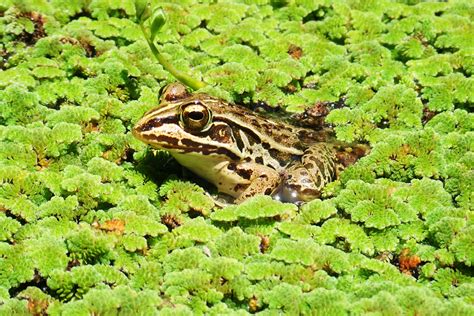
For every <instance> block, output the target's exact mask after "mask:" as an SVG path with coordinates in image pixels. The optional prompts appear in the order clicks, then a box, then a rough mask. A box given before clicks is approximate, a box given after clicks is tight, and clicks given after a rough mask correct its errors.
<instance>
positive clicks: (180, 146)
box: [139, 133, 241, 161]
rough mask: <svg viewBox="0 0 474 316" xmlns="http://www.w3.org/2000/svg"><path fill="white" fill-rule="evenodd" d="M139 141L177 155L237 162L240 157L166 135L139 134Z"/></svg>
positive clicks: (226, 151)
mask: <svg viewBox="0 0 474 316" xmlns="http://www.w3.org/2000/svg"><path fill="white" fill-rule="evenodd" d="M139 139H141V140H142V141H144V142H146V143H147V144H150V145H151V146H152V147H155V148H158V149H165V150H168V151H171V152H173V151H175V152H179V153H184V154H187V153H199V154H201V155H203V156H225V157H228V159H231V160H235V161H239V160H240V159H241V157H240V155H238V154H237V153H235V152H234V151H232V150H231V149H229V148H225V147H222V146H214V145H211V144H201V143H198V142H195V141H193V140H190V139H181V140H180V139H178V138H175V137H171V136H167V135H155V134H152V133H150V134H146V133H144V134H140V135H139Z"/></svg>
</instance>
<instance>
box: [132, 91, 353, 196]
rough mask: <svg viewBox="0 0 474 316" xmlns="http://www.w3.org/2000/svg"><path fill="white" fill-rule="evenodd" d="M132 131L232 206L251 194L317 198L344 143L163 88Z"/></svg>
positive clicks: (333, 174) (336, 166)
mask: <svg viewBox="0 0 474 316" xmlns="http://www.w3.org/2000/svg"><path fill="white" fill-rule="evenodd" d="M133 135H134V136H135V137H136V138H138V139H139V140H141V141H143V142H145V143H147V144H150V145H151V146H152V147H154V148H157V149H165V150H167V151H169V152H170V153H171V155H172V156H173V157H174V158H175V159H176V160H177V161H178V162H179V163H180V164H181V165H183V166H184V167H186V168H188V169H190V170H191V171H193V172H194V173H196V174H197V175H199V176H200V177H202V178H204V179H206V180H208V181H209V182H211V183H213V184H214V185H216V186H217V188H218V190H219V191H220V192H223V193H226V194H228V195H230V196H232V197H234V198H235V202H236V203H240V202H241V201H243V200H245V199H246V198H248V197H251V196H253V195H256V194H271V195H274V196H276V197H277V198H279V199H281V200H284V201H291V202H297V201H307V200H310V199H313V198H316V197H319V196H320V192H321V190H322V188H323V187H324V186H325V185H326V184H327V183H329V182H331V181H333V180H335V178H336V177H337V175H338V173H339V170H341V169H342V168H343V165H342V164H341V163H339V160H340V153H341V152H344V150H345V149H344V148H341V147H340V146H339V147H338V146H335V145H333V144H330V143H326V142H324V141H323V140H324V139H325V137H326V136H325V134H324V132H317V131H313V130H309V129H304V128H299V127H295V126H292V125H289V124H286V123H283V122H277V121H273V120H271V119H268V118H265V117H263V116H261V115H259V114H257V113H254V112H252V111H249V110H247V109H245V108H243V107H240V106H237V105H234V104H230V103H227V102H224V101H222V100H219V99H215V98H212V97H210V96H207V95H204V94H195V95H191V94H188V93H187V92H186V90H185V89H184V87H183V86H181V85H177V84H174V85H171V86H169V87H168V88H167V89H166V90H165V92H164V94H163V96H162V100H161V104H160V106H159V107H157V108H155V109H153V110H151V111H149V112H147V113H146V114H145V115H144V117H143V118H142V119H141V120H140V121H139V122H138V123H137V124H136V125H135V127H134V128H133Z"/></svg>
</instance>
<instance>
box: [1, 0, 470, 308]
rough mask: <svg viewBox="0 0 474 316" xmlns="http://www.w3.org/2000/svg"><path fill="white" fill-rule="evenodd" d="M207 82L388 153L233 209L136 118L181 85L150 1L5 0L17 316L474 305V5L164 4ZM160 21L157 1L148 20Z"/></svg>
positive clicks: (5, 291) (5, 100) (6, 199)
mask: <svg viewBox="0 0 474 316" xmlns="http://www.w3.org/2000/svg"><path fill="white" fill-rule="evenodd" d="M151 7H152V8H161V9H162V10H163V12H164V13H165V14H166V17H167V22H166V24H165V25H164V26H163V27H162V29H161V31H160V33H159V34H157V35H156V37H155V43H156V45H157V47H158V48H159V50H160V53H161V54H163V56H165V57H166V58H167V59H168V60H170V61H172V62H173V64H174V65H175V67H176V68H177V69H178V70H179V71H181V72H184V73H187V74H189V75H190V76H192V77H194V78H196V79H197V80H201V81H203V82H205V83H206V84H207V85H206V86H205V87H204V88H202V89H201V90H200V91H201V92H206V93H209V94H212V95H214V96H217V97H221V98H224V99H227V100H230V101H234V102H239V103H243V104H249V103H259V102H265V103H266V104H268V105H269V106H272V107H280V108H282V109H285V110H286V111H289V112H300V111H302V110H303V109H304V108H306V107H309V106H311V105H313V104H315V103H317V102H326V101H328V102H337V103H338V104H340V105H341V106H339V107H337V108H336V109H335V110H333V111H332V112H331V113H330V115H329V116H328V118H327V121H328V122H330V123H331V124H332V125H333V126H334V129H335V132H336V136H337V138H338V139H339V140H341V141H354V142H367V143H369V145H370V147H371V148H372V150H371V152H370V154H369V155H367V156H366V157H364V158H362V159H360V160H359V161H358V162H357V163H356V164H355V165H353V166H351V167H349V168H347V169H346V170H345V171H344V172H343V173H342V174H341V177H340V179H339V180H338V181H336V182H334V183H331V184H330V185H328V186H327V187H326V189H325V192H324V196H323V199H322V200H319V199H318V200H314V201H311V202H309V203H307V204H305V205H303V206H302V207H300V208H298V207H296V206H295V205H292V204H284V203H280V202H278V201H272V200H271V199H270V198H268V197H262V196H258V197H255V198H253V199H249V200H248V201H245V202H244V203H242V204H241V205H238V206H228V207H225V208H222V209H221V208H218V207H216V206H215V205H214V202H213V200H212V198H210V196H209V195H208V193H207V192H206V191H209V190H211V193H212V188H207V187H206V189H203V188H202V187H201V186H200V184H202V183H201V182H199V179H192V181H191V180H189V177H183V173H182V169H181V168H180V167H179V166H178V165H177V164H176V163H175V162H173V161H172V160H171V159H170V156H168V154H167V153H165V152H155V151H153V150H151V149H150V148H147V147H146V146H145V145H144V144H142V143H140V142H139V141H137V140H135V139H134V138H133V137H132V135H131V133H130V129H131V126H132V125H133V123H135V122H136V121H137V120H138V119H139V118H140V117H141V115H143V113H144V112H145V111H146V110H148V109H151V108H153V107H155V106H156V105H157V102H158V101H157V99H158V98H157V97H158V93H159V91H160V88H162V87H164V86H165V85H166V84H168V83H170V82H173V81H174V78H173V77H172V75H171V74H170V73H168V72H167V71H166V70H165V69H163V67H162V66H161V65H160V64H159V63H157V62H156V61H155V59H154V57H153V55H152V53H151V51H150V49H149V46H148V45H147V43H146V41H145V39H144V37H143V34H142V33H141V30H140V27H139V24H138V23H137V22H138V18H137V12H136V11H135V10H136V7H135V3H134V1H132V0H123V1H119V0H91V1H80V0H77V1H76V0H75V1H63V0H52V1H32V0H31V1H30V0H3V1H2V2H1V3H0V13H1V14H0V38H1V41H0V45H1V46H0V48H1V60H0V87H1V89H0V228H1V229H0V314H9V315H13V314H18V315H21V314H34V315H41V314H43V313H46V312H47V313H49V314H51V315H91V314H95V315H115V314H120V315H128V314H137V315H138V314H142V315H151V314H155V313H158V312H160V313H162V314H163V315H168V314H169V315H175V314H180V315H192V314H200V313H206V314H219V315H221V314H232V315H235V314H237V315H239V314H248V313H257V312H258V313H261V314H268V315H273V314H276V313H278V312H279V311H283V312H286V313H289V314H311V313H316V314H327V315H344V314H347V313H353V314H357V315H358V314H368V313H371V314H377V315H401V314H413V315H414V314H417V315H468V314H470V315H472V314H474V305H473V304H474V280H473V277H474V275H473V272H472V271H473V269H472V266H473V264H474V213H473V205H474V190H473V185H474V172H473V170H474V155H473V152H474V134H473V127H474V117H473V114H472V113H471V112H472V108H473V101H474V93H473V91H474V81H473V79H472V73H473V69H474V68H473V65H474V63H473V61H474V58H473V54H474V46H473V45H474V24H473V22H472V21H473V18H474V16H473V12H474V7H473V3H472V1H467V0H466V1H463V0H459V1H453V2H450V3H445V2H440V3H433V2H420V3H418V1H398V2H391V1H370V0H368V1H364V0H361V1H352V0H344V1H343V0H338V1H325V0H321V1H299V0H294V1H273V0H259V1H247V0H235V1H196V0H186V1H151ZM139 14H140V13H139Z"/></svg>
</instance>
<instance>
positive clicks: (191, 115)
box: [188, 112, 204, 121]
mask: <svg viewBox="0 0 474 316" xmlns="http://www.w3.org/2000/svg"><path fill="white" fill-rule="evenodd" d="M188 117H189V118H190V119H191V120H194V121H200V120H202V119H203V118H204V114H203V113H202V112H189V114H188Z"/></svg>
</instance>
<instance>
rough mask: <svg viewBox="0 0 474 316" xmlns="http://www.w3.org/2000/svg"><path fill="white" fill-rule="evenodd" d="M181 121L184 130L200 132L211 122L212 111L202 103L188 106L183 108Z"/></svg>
mask: <svg viewBox="0 0 474 316" xmlns="http://www.w3.org/2000/svg"><path fill="white" fill-rule="evenodd" d="M180 121H181V123H182V124H183V125H184V128H186V129H189V130H191V131H193V132H200V131H202V130H204V129H205V128H206V127H207V126H208V125H209V123H210V122H211V111H209V109H208V108H207V107H205V106H204V105H202V104H200V103H196V104H194V103H191V104H187V105H184V106H183V107H182V108H181V115H180Z"/></svg>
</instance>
